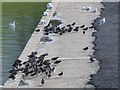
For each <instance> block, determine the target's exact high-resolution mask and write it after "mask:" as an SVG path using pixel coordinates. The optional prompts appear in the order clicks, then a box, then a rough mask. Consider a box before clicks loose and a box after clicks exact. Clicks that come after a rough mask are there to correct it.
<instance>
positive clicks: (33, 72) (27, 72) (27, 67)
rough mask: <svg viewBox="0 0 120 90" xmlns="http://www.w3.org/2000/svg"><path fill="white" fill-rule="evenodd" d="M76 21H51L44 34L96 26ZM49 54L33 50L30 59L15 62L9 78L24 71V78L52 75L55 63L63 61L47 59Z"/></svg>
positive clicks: (55, 58)
mask: <svg viewBox="0 0 120 90" xmlns="http://www.w3.org/2000/svg"><path fill="white" fill-rule="evenodd" d="M52 8H53V5H52V4H51V3H48V4H47V9H50V10H51V9H52ZM82 10H86V11H90V12H93V13H95V12H97V8H94V9H93V10H92V11H91V7H83V9H82ZM47 15H49V14H48V12H47V11H45V12H44V13H43V16H47ZM45 23H46V21H45V20H41V21H40V23H39V24H41V25H43V24H45ZM104 23H105V18H104V17H103V18H102V19H101V20H100V22H99V25H102V24H104ZM75 24H76V23H75V22H73V23H72V24H68V25H66V26H64V27H59V26H53V25H51V23H49V24H48V25H47V26H45V27H44V35H49V34H51V33H54V34H57V35H62V34H64V33H70V32H78V31H79V30H81V29H82V30H83V34H85V33H86V30H88V29H92V28H94V26H90V27H86V25H81V26H76V27H75ZM9 25H10V26H11V27H15V21H13V22H12V23H10V24H9ZM39 31H40V30H39V29H37V30H36V32H39ZM83 50H85V51H86V50H88V47H85V48H83ZM47 56H48V53H44V54H42V55H40V56H39V57H38V56H37V52H31V55H29V56H28V61H25V62H22V61H21V60H16V61H15V62H14V64H13V65H12V66H13V69H12V70H10V71H9V78H10V79H12V80H15V79H16V75H17V73H19V72H20V73H22V78H23V79H24V78H26V77H33V76H37V75H39V74H43V73H44V74H45V75H46V76H47V77H51V74H52V72H54V71H55V65H57V64H59V63H61V61H60V60H58V57H53V58H51V59H46V57H47ZM90 61H91V62H93V61H94V59H93V58H92V57H90ZM63 74H64V73H63V72H60V73H58V76H62V75H63ZM40 83H41V84H42V85H43V84H44V83H45V80H44V78H42V80H41V81H40Z"/></svg>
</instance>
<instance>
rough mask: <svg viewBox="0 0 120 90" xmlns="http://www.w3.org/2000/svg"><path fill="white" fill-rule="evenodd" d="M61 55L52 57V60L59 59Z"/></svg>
mask: <svg viewBox="0 0 120 90" xmlns="http://www.w3.org/2000/svg"><path fill="white" fill-rule="evenodd" d="M58 58H59V57H53V58H51V60H57V59H58Z"/></svg>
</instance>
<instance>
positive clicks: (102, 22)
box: [99, 17, 105, 25]
mask: <svg viewBox="0 0 120 90" xmlns="http://www.w3.org/2000/svg"><path fill="white" fill-rule="evenodd" d="M104 23H105V17H104V18H102V19H101V20H100V23H99V25H102V24H104Z"/></svg>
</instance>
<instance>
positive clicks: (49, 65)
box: [9, 52, 63, 85]
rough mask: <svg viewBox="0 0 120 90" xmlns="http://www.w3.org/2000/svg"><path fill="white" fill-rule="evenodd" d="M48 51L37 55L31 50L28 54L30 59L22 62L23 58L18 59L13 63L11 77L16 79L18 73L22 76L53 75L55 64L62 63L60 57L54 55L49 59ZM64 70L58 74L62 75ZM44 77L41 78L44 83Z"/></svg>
mask: <svg viewBox="0 0 120 90" xmlns="http://www.w3.org/2000/svg"><path fill="white" fill-rule="evenodd" d="M47 56H48V53H44V54H42V55H40V56H39V57H38V56H37V52H31V55H29V56H28V58H29V59H28V61H25V62H22V61H21V60H16V61H15V62H14V64H13V65H12V67H13V69H12V70H10V71H9V79H12V80H15V79H16V75H17V73H22V78H23V79H25V78H27V77H35V76H37V75H40V74H45V75H46V76H47V77H51V74H52V72H54V71H55V66H56V65H57V64H59V63H61V60H58V58H59V57H53V58H51V59H47V58H46V57H47ZM62 75H63V72H60V73H58V76H62ZM44 82H45V80H44V79H42V80H41V84H42V85H43V84H44Z"/></svg>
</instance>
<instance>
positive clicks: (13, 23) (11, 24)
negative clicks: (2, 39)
mask: <svg viewBox="0 0 120 90" xmlns="http://www.w3.org/2000/svg"><path fill="white" fill-rule="evenodd" d="M9 26H10V28H12V29H15V26H16V25H15V21H13V22H12V23H10V24H9Z"/></svg>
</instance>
